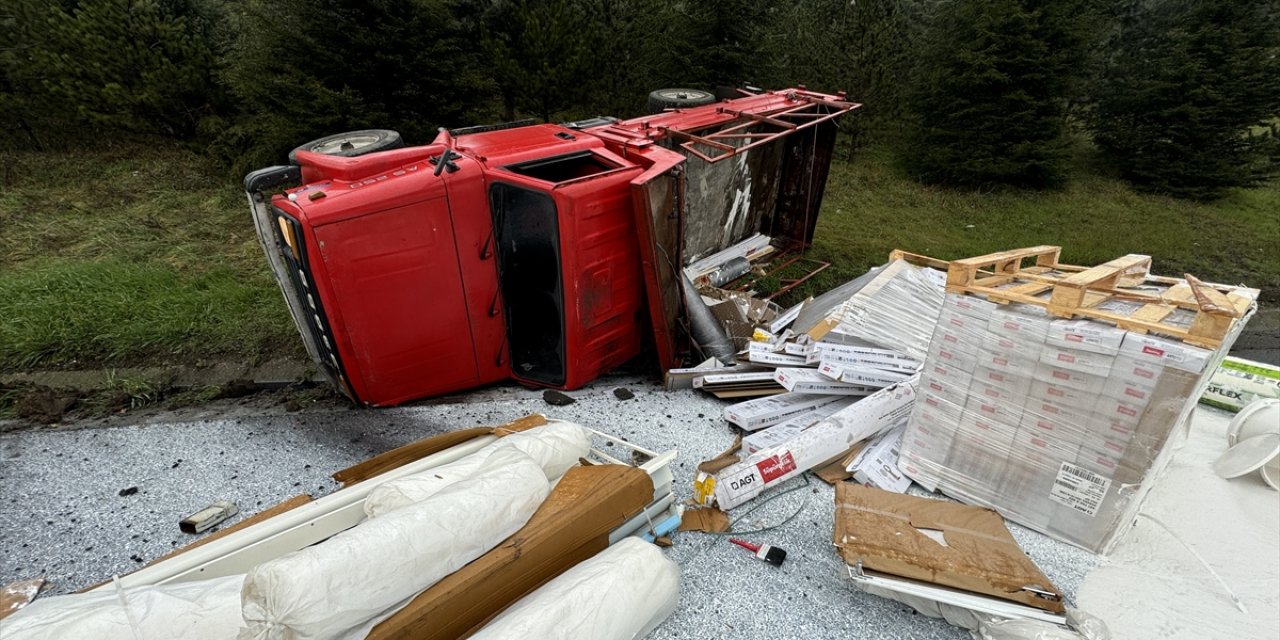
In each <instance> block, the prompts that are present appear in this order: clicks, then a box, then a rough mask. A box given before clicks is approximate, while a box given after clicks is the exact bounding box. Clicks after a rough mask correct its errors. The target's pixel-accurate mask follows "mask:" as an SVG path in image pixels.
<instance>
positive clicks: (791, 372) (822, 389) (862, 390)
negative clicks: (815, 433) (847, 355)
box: [773, 367, 883, 396]
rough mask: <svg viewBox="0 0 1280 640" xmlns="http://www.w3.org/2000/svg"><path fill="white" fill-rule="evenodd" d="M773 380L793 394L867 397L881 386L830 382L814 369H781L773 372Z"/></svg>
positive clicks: (829, 379) (830, 380)
mask: <svg viewBox="0 0 1280 640" xmlns="http://www.w3.org/2000/svg"><path fill="white" fill-rule="evenodd" d="M773 379H774V380H775V381H777V382H778V384H780V385H782V386H783V388H785V389H786V390H787V391H792V392H795V393H813V394H822V395H837V396H867V395H871V394H872V393H875V391H876V389H878V388H880V387H881V386H883V385H877V386H875V387H869V386H867V385H861V384H851V383H848V382H841V381H839V380H832V379H831V378H829V377H827V376H825V375H823V374H821V373H819V372H818V371H817V370H815V369H794V368H791V367H781V368H779V369H777V370H776V371H775V372H774V375H773Z"/></svg>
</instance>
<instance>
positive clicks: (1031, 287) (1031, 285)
mask: <svg viewBox="0 0 1280 640" xmlns="http://www.w3.org/2000/svg"><path fill="white" fill-rule="evenodd" d="M1052 288H1053V285H1051V284H1046V283H1044V282H1024V283H1022V284H1020V285H1018V286H1016V287H1009V289H1008V291H1012V292H1014V293H1017V294H1020V295H1024V296H1034V295H1039V294H1041V293H1044V292H1045V291H1048V290H1050V289H1052Z"/></svg>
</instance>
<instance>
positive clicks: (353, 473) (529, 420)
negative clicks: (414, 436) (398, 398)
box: [333, 413, 547, 487]
mask: <svg viewBox="0 0 1280 640" xmlns="http://www.w3.org/2000/svg"><path fill="white" fill-rule="evenodd" d="M546 423H547V417H546V416H544V415H542V414H539V413H535V414H532V415H528V416H525V417H523V418H519V419H516V420H513V421H511V422H508V423H507V424H504V425H499V426H496V427H475V428H473V429H462V430H460V431H452V432H449V433H442V434H440V435H436V436H431V437H430V438H423V439H422V440H418V441H417V442H411V443H409V444H407V445H404V446H403V447H397V448H395V449H392V450H390V451H387V452H384V453H381V454H378V455H376V456H374V457H372V458H369V459H368V460H365V461H364V462H360V463H357V464H354V465H352V466H350V467H347V468H346V469H343V470H342V471H339V472H337V473H335V474H333V479H334V480H337V481H338V482H341V483H342V486H344V487H349V486H351V485H353V484H356V483H358V482H364V481H365V480H368V479H369V478H372V477H374V476H376V475H380V474H383V473H386V472H388V471H390V470H392V469H395V468H397V467H401V466H404V465H406V464H409V463H410V462H413V461H414V460H421V459H422V458H425V457H427V456H429V455H431V454H433V453H437V452H440V451H444V450H445V449H448V448H450V447H453V446H455V445H459V444H462V443H463V442H466V441H468V440H471V439H472V438H479V437H481V436H487V435H498V436H502V435H506V434H508V433H515V432H517V431H524V430H526V429H531V428H533V427H537V426H541V425H544V424H546Z"/></svg>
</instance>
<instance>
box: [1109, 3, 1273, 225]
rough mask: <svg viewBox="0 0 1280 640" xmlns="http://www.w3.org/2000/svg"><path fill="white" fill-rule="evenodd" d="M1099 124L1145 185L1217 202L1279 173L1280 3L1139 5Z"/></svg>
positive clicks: (1120, 160) (1129, 10)
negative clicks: (1234, 189)
mask: <svg viewBox="0 0 1280 640" xmlns="http://www.w3.org/2000/svg"><path fill="white" fill-rule="evenodd" d="M1109 49H1110V51H1111V56H1110V57H1109V59H1108V60H1107V61H1106V65H1105V68H1104V71H1103V76H1102V79H1101V81H1100V83H1099V86H1098V90H1097V104H1096V108H1095V111H1094V114H1093V116H1094V117H1093V118H1092V126H1093V129H1094V132H1095V140H1096V141H1097V144H1098V146H1099V148H1100V149H1101V150H1102V151H1103V153H1104V154H1105V156H1106V157H1107V158H1108V159H1109V160H1110V161H1111V162H1112V163H1113V164H1114V165H1115V166H1116V167H1117V168H1119V170H1120V171H1121V173H1122V175H1124V176H1125V177H1126V178H1127V179H1128V180H1130V181H1131V182H1133V183H1134V184H1135V185H1137V186H1138V187H1139V188H1142V189H1145V190H1149V191H1154V192H1159V193H1166V194H1170V195H1174V196H1178V197H1184V198H1192V199H1200V200H1205V199H1213V198H1217V197H1219V196H1221V195H1223V193H1224V192H1225V190H1226V189H1227V188H1229V187H1237V186H1250V185H1256V184H1258V183H1260V182H1262V181H1264V180H1266V179H1268V178H1270V177H1274V176H1275V175H1276V174H1277V170H1278V169H1280V154H1277V149H1278V148H1280V137H1278V136H1277V135H1276V131H1275V127H1276V124H1277V122H1280V4H1278V3H1277V2H1275V1H1274V0H1268V1H1265V2H1257V1H1256V0H1216V1H1214V2H1202V1H1200V0H1138V1H1135V2H1131V3H1129V4H1128V5H1127V6H1126V7H1125V9H1124V11H1123V13H1122V15H1121V16H1120V20H1119V26H1118V29H1117V30H1116V32H1115V33H1114V36H1113V37H1112V39H1111V41H1110V47H1109Z"/></svg>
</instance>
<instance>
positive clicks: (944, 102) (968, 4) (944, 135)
mask: <svg viewBox="0 0 1280 640" xmlns="http://www.w3.org/2000/svg"><path fill="white" fill-rule="evenodd" d="M1071 4H1072V3H1069V2H1055V1H1054V0H980V1H979V0H965V1H953V2H947V3H945V4H942V5H940V6H939V12H938V14H937V15H935V16H934V17H933V19H932V21H931V22H930V24H929V25H928V28H927V31H926V33H925V35H924V43H923V44H922V47H923V51H922V53H921V59H920V65H919V66H918V67H917V71H916V73H915V74H913V75H914V77H913V79H912V82H913V90H912V93H911V95H910V96H909V98H908V104H909V106H910V108H911V111H912V116H913V120H912V127H911V133H910V134H909V138H910V143H909V145H908V146H907V148H906V154H905V158H904V160H905V164H906V166H907V169H908V170H909V171H910V172H911V173H912V174H913V175H914V176H915V177H916V178H917V179H919V180H920V181H922V182H926V183H936V184H947V185H954V186H962V187H970V188H990V187H994V186H997V185H1013V186H1020V187H1033V188H1041V187H1050V186H1055V185H1058V184H1060V183H1061V182H1063V180H1064V177H1065V164H1066V159H1067V144H1066V139H1065V132H1066V99H1067V92H1068V88H1069V87H1070V86H1072V83H1071V78H1072V76H1073V74H1074V73H1075V71H1074V66H1075V65H1078V61H1079V59H1080V52H1081V50H1082V48H1083V47H1082V43H1081V41H1080V37H1079V33H1078V31H1077V30H1076V29H1075V28H1073V26H1072V24H1071V19H1072V15H1071V12H1070V5H1071Z"/></svg>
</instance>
